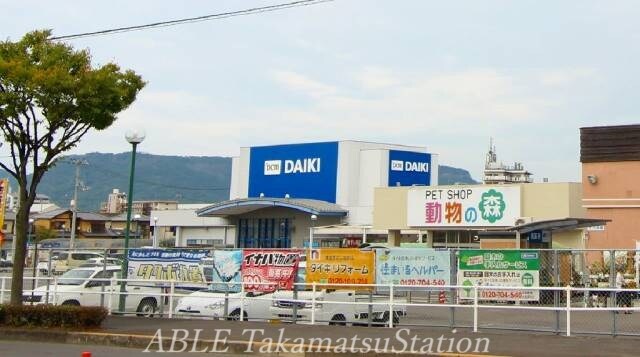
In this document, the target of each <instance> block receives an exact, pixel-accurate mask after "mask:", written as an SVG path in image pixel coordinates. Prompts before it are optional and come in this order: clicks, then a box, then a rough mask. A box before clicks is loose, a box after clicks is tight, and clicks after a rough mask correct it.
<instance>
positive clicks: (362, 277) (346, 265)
mask: <svg viewBox="0 0 640 357" xmlns="http://www.w3.org/2000/svg"><path fill="white" fill-rule="evenodd" d="M374 258H375V253H374V252H373V251H362V250H360V249H358V248H323V249H311V250H310V251H308V253H307V260H308V262H307V284H311V283H313V282H316V283H321V284H353V285H357V284H373V283H374ZM321 288H325V289H326V288H328V287H327V286H322V287H321ZM331 288H333V289H354V288H357V287H356V286H331ZM366 289H371V287H366Z"/></svg>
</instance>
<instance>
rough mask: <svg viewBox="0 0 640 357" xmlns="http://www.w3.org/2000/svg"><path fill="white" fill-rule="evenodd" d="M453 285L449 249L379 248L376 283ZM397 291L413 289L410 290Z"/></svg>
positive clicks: (377, 252) (399, 289) (399, 288)
mask: <svg viewBox="0 0 640 357" xmlns="http://www.w3.org/2000/svg"><path fill="white" fill-rule="evenodd" d="M450 283H451V253H450V252H449V251H448V250H434V249H423V248H381V249H376V284H385V285H389V284H395V285H412V286H443V285H450ZM382 289H385V288H382ZM386 289H387V290H388V288H386ZM394 289H397V290H398V291H406V290H411V288H409V287H405V288H401V287H398V288H394ZM378 290H381V288H380V287H379V288H378Z"/></svg>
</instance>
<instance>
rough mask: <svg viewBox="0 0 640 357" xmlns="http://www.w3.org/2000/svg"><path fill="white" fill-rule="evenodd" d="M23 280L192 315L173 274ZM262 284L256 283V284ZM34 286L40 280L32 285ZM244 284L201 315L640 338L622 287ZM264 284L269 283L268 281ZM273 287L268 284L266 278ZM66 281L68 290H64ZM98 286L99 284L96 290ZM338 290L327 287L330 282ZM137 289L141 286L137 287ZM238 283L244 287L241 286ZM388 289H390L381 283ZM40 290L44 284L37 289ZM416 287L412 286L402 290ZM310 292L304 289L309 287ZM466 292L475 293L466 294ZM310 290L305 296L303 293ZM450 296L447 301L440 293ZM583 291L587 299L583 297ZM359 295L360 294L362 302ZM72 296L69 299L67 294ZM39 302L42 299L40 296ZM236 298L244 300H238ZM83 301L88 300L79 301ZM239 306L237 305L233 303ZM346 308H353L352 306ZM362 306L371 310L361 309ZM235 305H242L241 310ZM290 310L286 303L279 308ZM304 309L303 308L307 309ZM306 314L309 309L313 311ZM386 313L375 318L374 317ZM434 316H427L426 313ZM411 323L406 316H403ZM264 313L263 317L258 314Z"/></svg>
mask: <svg viewBox="0 0 640 357" xmlns="http://www.w3.org/2000/svg"><path fill="white" fill-rule="evenodd" d="M24 279H25V280H32V279H38V280H39V284H42V285H41V287H42V288H38V287H34V288H33V289H29V290H25V291H24V293H23V296H25V298H26V300H27V302H29V301H28V300H29V297H31V296H36V295H37V296H39V297H40V298H39V299H31V303H32V304H33V303H37V304H42V303H45V304H46V303H51V304H63V303H65V301H67V302H68V299H69V297H72V296H74V294H75V296H83V297H85V298H86V297H87V296H96V295H98V298H93V299H85V300H92V301H93V303H92V304H91V305H97V306H103V307H106V308H107V309H108V311H109V314H134V315H145V316H164V317H168V318H184V317H186V316H190V317H191V316H192V314H189V313H180V312H179V311H177V309H176V306H177V305H176V304H177V303H178V302H179V301H180V299H182V298H184V297H187V296H189V295H190V294H191V293H192V291H188V290H186V289H182V288H181V286H180V284H179V283H178V282H176V281H171V280H146V279H117V278H111V279H91V281H93V282H96V283H100V284H99V285H98V286H95V287H94V288H93V289H90V288H86V286H85V285H86V284H85V283H84V282H83V283H82V284H80V285H78V287H77V288H73V287H69V285H66V284H65V281H68V280H74V281H77V280H78V279H74V278H70V279H66V278H63V277H58V276H54V277H35V278H34V277H25V278H24ZM9 280H10V277H0V301H4V300H5V298H6V297H7V293H8V292H10V290H9V289H8V288H7V287H8V286H9V283H8V282H9ZM121 283H126V285H127V286H128V290H127V291H126V292H125V293H124V294H125V295H126V299H128V300H129V301H134V302H136V304H134V305H137V304H138V303H139V302H140V301H144V299H145V298H148V299H150V298H153V299H155V302H156V305H155V307H154V309H153V311H140V306H137V307H136V306H130V307H129V308H125V309H124V310H120V309H119V308H118V306H117V305H118V304H117V303H118V300H119V298H120V295H121V294H122V293H121V292H120V284H121ZM256 284H259V283H252V285H256ZM34 285H36V284H34ZM245 285H247V284H242V283H237V282H235V283H234V282H231V283H227V286H228V289H227V290H226V291H225V292H220V293H219V294H217V295H214V296H212V297H206V296H203V297H200V298H198V299H202V300H205V301H206V300H208V299H210V301H214V300H215V301H217V302H218V303H219V302H220V301H223V306H221V307H223V308H222V311H223V313H221V314H220V315H219V316H207V315H206V314H200V316H199V317H201V318H222V319H238V320H240V321H244V320H245V319H247V318H248V319H252V320H253V319H256V318H255V317H253V316H251V315H247V313H246V310H247V309H251V307H248V306H249V304H253V305H256V304H258V303H259V302H261V301H262V302H263V305H266V306H268V307H269V309H270V313H269V314H266V315H270V316H268V317H267V318H264V319H266V320H274V319H279V320H284V321H287V322H291V323H311V324H317V323H332V322H333V323H336V324H343V323H344V324H346V323H352V324H362V325H365V326H373V325H384V326H388V327H395V326H448V327H452V328H456V327H466V328H471V329H472V330H473V331H474V332H477V331H479V330H481V329H483V330H484V329H516V330H529V331H548V332H553V333H557V334H565V335H567V336H571V335H572V334H575V333H578V334H611V335H633V336H640V319H638V318H637V316H635V317H634V316H625V315H622V314H620V313H621V312H635V313H640V306H631V307H621V306H618V304H617V302H618V300H620V299H623V298H624V299H632V301H634V302H638V297H639V296H640V289H616V288H579V287H571V286H566V287H527V288H523V287H507V286H463V285H445V286H437V287H435V286H425V287H416V286H411V285H394V284H390V285H380V284H359V285H348V284H335V283H331V284H321V283H311V284H305V283H296V284H295V286H296V287H295V288H294V290H293V291H290V292H283V291H279V292H276V293H267V294H264V295H261V296H251V295H250V294H249V292H248V291H246V289H245ZM263 285H264V284H263ZM267 285H268V284H267ZM63 287H64V288H63ZM98 287H99V288H98ZM329 287H330V288H332V289H330V290H327V288H329ZM136 288H139V289H138V290H136ZM235 288H239V289H235ZM334 288H339V289H347V290H349V291H350V292H352V293H353V295H352V296H353V299H351V300H345V299H337V298H332V294H334V296H338V295H339V294H337V293H335V292H339V291H340V290H334ZM380 288H384V289H380ZM38 289H39V290H38ZM401 289H402V290H404V289H411V290H410V291H409V292H406V291H399V290H401ZM496 290H499V291H503V292H505V293H507V295H509V294H508V293H509V292H514V294H515V295H512V296H517V295H518V294H521V293H522V292H523V291H532V292H537V293H538V294H541V293H542V292H543V291H544V292H549V293H553V294H554V295H556V297H559V298H558V299H555V300H556V303H555V304H544V303H541V302H539V301H529V302H525V301H501V300H498V299H494V300H490V299H487V298H482V296H483V292H487V291H496ZM303 292H304V293H303ZM434 292H436V293H437V294H438V300H437V301H435V302H434V301H433V298H432V297H431V298H428V296H429V294H431V293H434ZM462 292H464V293H465V294H466V295H467V296H471V298H469V299H462V298H461V294H462ZM301 294H304V295H305V296H306V297H301V296H300V295H301ZM443 294H444V295H445V299H444V301H443V300H442V299H441V298H442V295H443ZM585 296H586V297H587V298H586V299H585ZM592 296H606V297H607V301H606V302H607V305H606V306H605V307H592V306H591V303H590V302H591V301H592V298H591V297H592ZM358 297H360V300H358ZM65 299H67V300H65ZM221 299H222V300H221ZM35 300H37V301H35ZM237 300H240V301H239V304H237ZM278 301H280V302H282V301H285V302H286V303H287V304H288V306H290V310H291V311H290V314H288V315H289V316H290V318H286V317H285V318H281V317H278V316H277V315H274V314H275V313H274V311H271V310H276V309H275V308H276V305H277V302H278ZM78 302H79V303H80V304H82V303H83V302H84V301H78ZM330 306H335V307H341V308H343V309H344V310H345V311H359V312H358V314H359V315H358V316H356V317H355V318H353V319H347V320H344V321H334V320H332V319H331V318H327V316H326V312H327V310H329V312H331V309H330V308H328V307H330ZM232 307H233V308H232ZM346 307H350V309H349V308H346ZM360 307H366V309H362V310H358V309H359V308H360ZM237 310H239V313H236V312H238V311H237ZM280 310H282V311H286V310H287V309H286V308H280ZM301 311H303V313H302V314H301ZM307 312H308V313H307ZM376 314H377V315H379V316H386V317H384V318H377V319H376V318H374V315H376ZM429 316H431V318H430V319H429V318H428V317H429ZM403 318H404V320H406V321H402V319H403ZM258 319H260V318H258Z"/></svg>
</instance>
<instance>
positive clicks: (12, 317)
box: [0, 305, 108, 328]
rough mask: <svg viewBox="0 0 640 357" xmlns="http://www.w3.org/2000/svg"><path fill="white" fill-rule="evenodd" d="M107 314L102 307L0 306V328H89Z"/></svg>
mask: <svg viewBox="0 0 640 357" xmlns="http://www.w3.org/2000/svg"><path fill="white" fill-rule="evenodd" d="M107 314H108V312H107V310H106V309H105V308H102V307H88V306H54V305H34V306H31V305H21V306H15V305H0V326H11V327H62V328H91V327H98V326H100V324H101V323H102V321H103V320H104V319H105V318H106V317H107Z"/></svg>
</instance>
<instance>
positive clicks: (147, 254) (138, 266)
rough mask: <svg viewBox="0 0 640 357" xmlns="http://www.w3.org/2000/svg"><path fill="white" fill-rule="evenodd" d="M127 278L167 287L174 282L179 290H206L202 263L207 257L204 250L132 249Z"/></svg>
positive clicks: (129, 253) (129, 255)
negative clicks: (168, 283) (170, 282)
mask: <svg viewBox="0 0 640 357" xmlns="http://www.w3.org/2000/svg"><path fill="white" fill-rule="evenodd" d="M127 256H128V260H129V269H128V271H127V277H128V278H129V279H136V280H148V281H149V283H151V284H153V285H160V286H166V285H167V281H174V282H175V284H176V285H175V286H176V287H179V288H203V287H205V286H206V279H205V276H204V272H203V267H202V264H201V260H202V259H203V258H204V257H206V256H207V251H206V250H201V249H189V250H184V249H130V250H129V252H128V253H127Z"/></svg>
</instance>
